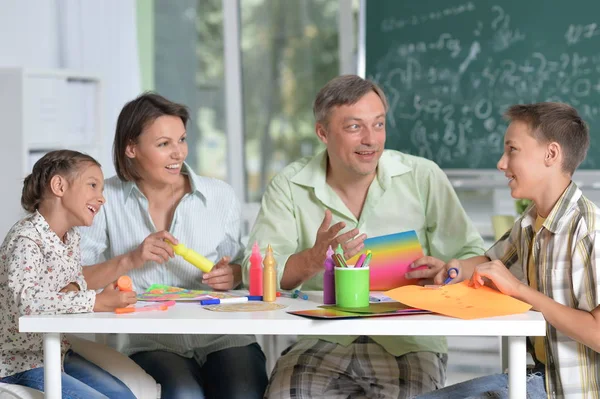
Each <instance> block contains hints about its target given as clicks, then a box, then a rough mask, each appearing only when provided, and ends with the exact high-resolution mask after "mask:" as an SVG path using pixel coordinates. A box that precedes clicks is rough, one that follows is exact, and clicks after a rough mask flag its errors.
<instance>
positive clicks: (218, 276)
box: [202, 256, 234, 291]
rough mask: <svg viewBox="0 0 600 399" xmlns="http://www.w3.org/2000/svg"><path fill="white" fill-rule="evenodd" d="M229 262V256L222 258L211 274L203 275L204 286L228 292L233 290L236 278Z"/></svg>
mask: <svg viewBox="0 0 600 399" xmlns="http://www.w3.org/2000/svg"><path fill="white" fill-rule="evenodd" d="M229 260H230V258H229V257H228V256H224V257H222V258H221V260H219V262H217V264H215V265H214V267H213V268H212V270H211V271H210V272H208V273H204V274H203V275H202V284H206V285H208V286H210V287H211V288H212V289H215V290H223V291H226V290H230V289H232V288H233V283H234V277H233V269H232V268H231V265H230V264H229Z"/></svg>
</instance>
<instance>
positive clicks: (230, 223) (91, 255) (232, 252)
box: [80, 164, 255, 363]
mask: <svg viewBox="0 0 600 399" xmlns="http://www.w3.org/2000/svg"><path fill="white" fill-rule="evenodd" d="M183 173H185V174H187V176H188V177H189V179H190V185H191V192H190V193H188V194H185V195H184V197H183V198H182V199H181V201H180V202H179V204H178V205H177V208H176V210H175V215H174V217H173V221H172V223H171V226H170V229H169V232H170V233H171V234H172V235H173V236H175V238H177V239H178V240H179V242H180V243H182V244H184V245H185V246H187V247H188V248H191V249H193V250H195V251H196V252H198V253H199V254H202V255H203V256H205V257H206V258H208V259H210V260H211V261H213V262H215V263H216V262H218V261H219V259H221V258H222V257H223V256H229V257H231V259H232V260H231V262H232V263H241V258H242V245H241V242H240V227H241V208H240V204H239V201H238V200H237V198H236V196H235V193H234V191H233V189H232V188H231V187H230V186H229V185H228V184H227V183H225V182H223V181H220V180H217V179H212V178H207V177H202V176H198V175H196V174H195V173H194V172H193V171H192V170H191V169H190V168H189V166H188V165H187V164H184V168H183ZM104 197H105V198H106V204H105V205H104V206H103V207H102V209H101V210H100V212H99V213H98V215H97V216H96V217H95V218H94V224H93V225H92V226H91V227H89V228H85V227H84V228H81V229H80V231H81V236H82V238H81V254H82V263H83V264H84V265H93V264H96V263H99V262H101V261H103V260H104V259H111V258H113V257H115V256H119V255H123V254H125V253H127V252H130V251H133V250H134V249H135V248H137V247H138V246H139V245H140V244H141V243H142V241H144V239H145V238H146V237H147V236H148V235H150V234H152V233H155V232H156V231H157V230H156V228H155V226H154V223H153V221H152V218H151V216H150V212H149V210H148V200H147V199H146V197H145V196H144V194H142V192H141V191H140V190H139V188H138V187H137V185H136V184H135V183H134V182H122V181H121V180H119V178H118V177H117V176H113V177H111V178H109V179H106V181H105V186H104ZM202 274H203V273H202V271H200V270H199V269H197V268H196V267H194V266H193V265H191V264H190V263H188V262H187V261H185V260H184V259H183V258H182V257H180V256H175V258H172V259H170V260H169V261H167V262H166V263H163V264H158V263H156V262H146V264H144V266H143V267H141V268H139V269H133V270H131V271H130V272H129V276H130V277H131V279H132V281H133V285H134V288H135V290H136V291H137V292H143V291H145V290H146V289H147V288H148V287H149V286H150V285H152V284H166V285H171V286H176V287H182V288H187V289H199V290H212V289H211V288H210V287H209V286H207V285H204V284H202ZM253 342H255V337H254V336H250V335H227V336H223V335H171V334H164V335H157V334H134V335H130V336H129V337H128V342H127V343H125V346H124V347H123V348H119V349H120V350H122V351H123V352H124V353H126V354H128V355H129V354H132V353H136V352H142V351H152V350H167V351H171V352H175V353H178V354H180V355H182V356H186V357H195V358H196V359H197V360H198V361H199V363H203V362H204V360H205V358H206V355H208V354H209V353H212V352H215V351H219V350H222V349H226V348H229V347H235V346H246V345H249V344H251V343H253Z"/></svg>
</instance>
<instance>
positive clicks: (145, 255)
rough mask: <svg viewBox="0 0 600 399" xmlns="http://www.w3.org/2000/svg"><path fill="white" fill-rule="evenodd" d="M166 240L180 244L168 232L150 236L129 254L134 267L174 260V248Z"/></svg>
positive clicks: (164, 231)
mask: <svg viewBox="0 0 600 399" xmlns="http://www.w3.org/2000/svg"><path fill="white" fill-rule="evenodd" d="M165 240H169V241H170V242H172V243H173V244H175V245H177V244H178V243H179V242H178V241H177V239H176V238H175V237H173V236H172V235H171V233H169V232H168V231H166V230H163V231H159V232H158V233H153V234H150V235H149V236H148V237H146V238H145V239H144V241H143V242H142V243H141V244H140V245H139V246H138V247H137V248H136V249H135V250H133V251H131V252H130V253H129V258H130V260H131V262H132V263H133V265H134V267H136V268H138V267H142V266H143V265H144V263H146V262H149V261H153V262H156V263H165V262H166V261H168V260H169V259H170V258H173V257H174V256H175V252H173V248H172V247H171V246H170V245H169V244H168V243H167V242H165Z"/></svg>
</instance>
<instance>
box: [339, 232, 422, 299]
mask: <svg viewBox="0 0 600 399" xmlns="http://www.w3.org/2000/svg"><path fill="white" fill-rule="evenodd" d="M369 249H370V250H371V252H372V255H371V256H372V257H371V262H370V263H369V279H370V288H371V291H385V290H391V289H393V288H396V287H401V286H404V285H410V284H416V282H417V280H407V279H406V278H405V277H404V274H405V273H406V272H407V271H409V269H408V266H409V265H410V264H411V263H412V262H414V261H415V260H417V259H419V258H421V257H422V256H423V248H421V244H420V243H419V239H418V238H417V233H416V232H415V231H414V230H411V231H405V232H402V233H396V234H389V235H385V236H379V237H373V238H367V239H366V240H365V247H364V249H363V252H365V251H367V250H369ZM359 256H360V255H357V256H355V257H354V258H352V259H350V260H349V261H348V262H347V263H348V264H355V263H356V261H357V260H358V257H359Z"/></svg>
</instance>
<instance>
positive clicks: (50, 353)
mask: <svg viewBox="0 0 600 399" xmlns="http://www.w3.org/2000/svg"><path fill="white" fill-rule="evenodd" d="M61 373H62V365H61V354H60V334H59V333H46V334H44V397H45V398H46V399H61V398H62V387H61Z"/></svg>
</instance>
